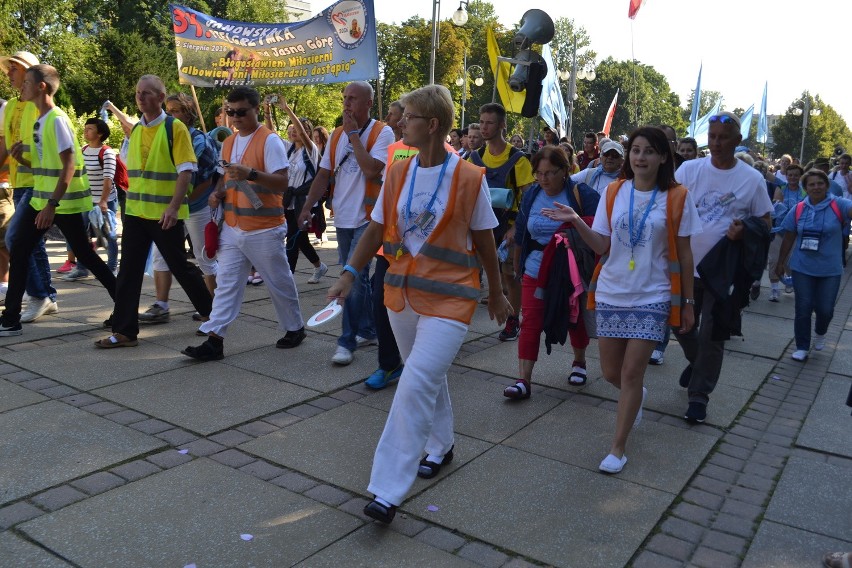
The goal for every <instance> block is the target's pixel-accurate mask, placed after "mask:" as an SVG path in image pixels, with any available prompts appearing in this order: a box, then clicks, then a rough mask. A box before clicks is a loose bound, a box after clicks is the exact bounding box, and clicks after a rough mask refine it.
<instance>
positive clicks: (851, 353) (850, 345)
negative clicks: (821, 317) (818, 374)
mask: <svg viewBox="0 0 852 568" xmlns="http://www.w3.org/2000/svg"><path fill="white" fill-rule="evenodd" d="M828 372H829V373H834V374H837V375H845V376H847V377H852V331H849V330H844V331H842V332H840V340H839V341H838V342H837V347H836V349H835V350H834V357H833V358H832V359H831V364H830V365H829V366H828Z"/></svg>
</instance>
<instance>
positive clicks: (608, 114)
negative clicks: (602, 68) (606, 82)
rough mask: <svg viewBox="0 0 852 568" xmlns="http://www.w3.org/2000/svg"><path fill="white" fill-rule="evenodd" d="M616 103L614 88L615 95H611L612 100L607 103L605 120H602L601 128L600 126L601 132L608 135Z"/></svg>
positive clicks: (616, 93)
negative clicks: (607, 108)
mask: <svg viewBox="0 0 852 568" xmlns="http://www.w3.org/2000/svg"><path fill="white" fill-rule="evenodd" d="M617 103H618V89H616V90H615V96H614V97H612V102H611V103H610V105H609V110H608V111H606V120H604V125H603V128H601V132H603V133H604V134H606V135H607V137H609V129H610V128H612V117H613V116H615V107H616V105H617Z"/></svg>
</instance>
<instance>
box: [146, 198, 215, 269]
mask: <svg viewBox="0 0 852 568" xmlns="http://www.w3.org/2000/svg"><path fill="white" fill-rule="evenodd" d="M209 222H210V208H209V207H205V208H204V209H202V210H201V211H196V212H194V213H190V214H189V218H188V219H186V220H185V221H184V222H183V227H184V229H185V230H186V232H187V233H188V234H189V240H191V241H192V254H194V255H195V261H196V262H197V263H198V268H200V269H201V273H202V274H204V276H216V259H213V260H207V258H205V256H204V254H202V252H201V249H202V248H203V247H204V227H205V226H207V223H209ZM152 266H153V267H154V270H156V271H157V272H169V265H168V264H166V260H165V259H164V258H163V255H161V254H160V251H159V250H157V245H154V255H153V258H152Z"/></svg>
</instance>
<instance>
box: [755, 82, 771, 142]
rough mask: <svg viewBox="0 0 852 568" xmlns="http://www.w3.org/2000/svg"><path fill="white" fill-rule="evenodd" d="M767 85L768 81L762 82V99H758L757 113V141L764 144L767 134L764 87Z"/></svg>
mask: <svg viewBox="0 0 852 568" xmlns="http://www.w3.org/2000/svg"><path fill="white" fill-rule="evenodd" d="M768 86H769V82H768V81H767V82H766V83H764V84H763V99H762V100H761V101H760V114H758V115H757V141H758V142H760V143H761V144H766V136H767V134H769V128H767V123H766V89H767V87H768Z"/></svg>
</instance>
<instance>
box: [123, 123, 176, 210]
mask: <svg viewBox="0 0 852 568" xmlns="http://www.w3.org/2000/svg"><path fill="white" fill-rule="evenodd" d="M167 119H168V118H167ZM175 122H177V121H175ZM165 125H166V121H165V120H163V122H161V123H160V124H158V125H157V126H155V127H153V128H157V129H158V130H157V133H156V134H154V139H153V140H152V141H151V149H150V150H149V152H148V160H147V161H146V162H145V168H144V169H142V132H141V129H142V128H148V127H145V126H142V125H141V124H140V125H139V126H138V127H137V128H135V129H134V131H132V132H131V134H130V147H129V148H128V150H127V177H128V179H129V181H130V187H128V188H127V205H126V214H127V215H133V216H134V217H141V218H142V219H156V220H159V219H160V218H161V217H162V216H163V213H165V212H166V209H167V208H168V206H169V203H171V201H172V198H173V197H174V194H175V184H176V183H177V179H178V173H177V169H176V168H175V164H174V163H173V162H172V153H171V150H170V148H169V140H168V136H167V134H166V128H165ZM189 189H190V188H189V187H187V190H189ZM187 203H188V202H187V200H186V199H184V200H183V203H182V204H181V206H180V209H178V219H188V218H189V206H188V204H187Z"/></svg>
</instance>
